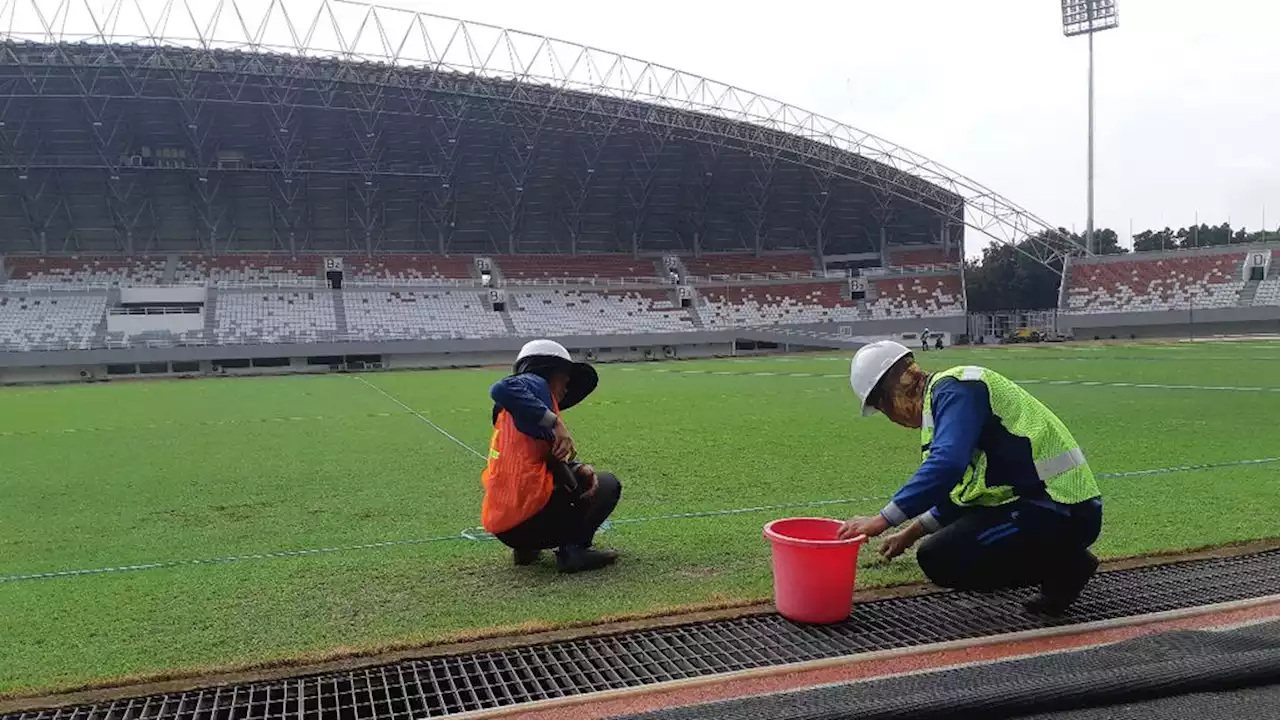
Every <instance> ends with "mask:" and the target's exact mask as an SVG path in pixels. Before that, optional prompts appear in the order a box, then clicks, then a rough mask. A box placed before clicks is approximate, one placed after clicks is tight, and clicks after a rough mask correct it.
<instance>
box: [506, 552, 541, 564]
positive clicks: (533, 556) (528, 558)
mask: <svg viewBox="0 0 1280 720" xmlns="http://www.w3.org/2000/svg"><path fill="white" fill-rule="evenodd" d="M511 558H512V559H513V560H514V561H515V563H516V565H517V566H518V567H524V566H526V565H536V564H538V561H539V560H541V559H542V551H541V550H513V551H511Z"/></svg>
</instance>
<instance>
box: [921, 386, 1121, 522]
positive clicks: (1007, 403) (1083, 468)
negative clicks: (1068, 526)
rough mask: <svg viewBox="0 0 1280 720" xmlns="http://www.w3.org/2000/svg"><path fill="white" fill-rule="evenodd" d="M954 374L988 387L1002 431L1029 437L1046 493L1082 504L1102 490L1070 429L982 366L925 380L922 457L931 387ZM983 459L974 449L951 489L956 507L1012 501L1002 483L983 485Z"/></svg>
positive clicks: (928, 437) (930, 421) (928, 434)
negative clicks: (962, 472) (965, 469)
mask: <svg viewBox="0 0 1280 720" xmlns="http://www.w3.org/2000/svg"><path fill="white" fill-rule="evenodd" d="M946 378H954V379H956V380H962V381H970V382H972V381H980V382H982V383H983V384H985V385H986V386H987V392H988V395H989V397H990V401H991V409H992V412H993V413H994V414H995V416H996V417H997V419H999V420H1000V423H1001V425H1003V426H1004V429H1005V430H1006V431H1008V432H1009V433H1011V434H1012V435H1014V436H1017V437H1025V438H1027V439H1028V440H1029V441H1030V444H1031V452H1032V459H1033V462H1034V464H1035V469H1036V474H1037V475H1038V476H1039V480H1040V481H1041V482H1042V483H1044V485H1045V490H1046V492H1047V493H1048V495H1049V496H1050V497H1051V498H1053V499H1054V500H1057V501H1058V502H1061V503H1065V504H1075V503H1078V502H1084V501H1085V500H1089V499H1091V498H1094V497H1098V496H1099V495H1100V494H1101V493H1100V492H1099V490H1098V486H1097V480H1096V479H1095V478H1094V475H1093V471H1092V470H1091V469H1090V468H1089V463H1088V460H1087V459H1086V458H1085V455H1084V451H1083V450H1081V449H1080V447H1079V445H1078V444H1077V443H1076V441H1075V438H1074V437H1072V435H1071V432H1070V431H1069V430H1067V427H1066V426H1065V425H1063V424H1062V421H1061V420H1059V419H1058V417H1057V416H1056V415H1054V414H1053V412H1052V411H1050V410H1049V409H1048V408H1047V407H1045V406H1044V405H1043V404H1042V403H1041V402H1040V401H1039V400H1037V399H1035V398H1034V397H1033V396H1032V395H1031V394H1030V393H1028V392H1027V391H1026V390H1023V389H1022V388H1021V387H1019V386H1018V385H1016V384H1015V383H1014V382H1013V381H1012V380H1009V379H1008V378H1006V377H1004V376H1002V375H1000V374H999V373H996V372H994V371H992V370H988V369H986V368H982V367H978V366H974V365H970V366H962V367H954V368H951V369H950V370H947V371H945V372H940V373H936V374H934V375H933V376H931V377H930V378H929V383H928V385H927V386H926V389H925V402H924V412H923V416H922V418H921V420H922V422H921V428H920V439H921V448H922V456H923V457H924V458H928V457H929V449H930V446H931V443H932V442H933V429H934V418H933V407H932V406H933V389H934V386H935V385H936V384H937V382H938V381H939V380H943V379H946ZM986 469H987V458H986V456H985V455H984V454H983V453H982V452H981V451H980V450H975V451H974V454H973V457H972V458H971V459H970V462H969V470H968V472H967V473H966V474H965V477H964V479H963V480H962V481H961V482H960V483H959V484H958V485H956V487H955V488H954V489H953V490H952V492H951V499H952V502H954V503H956V504H957V505H986V506H990V505H1003V504H1005V503H1008V502H1012V501H1014V500H1016V499H1017V495H1016V494H1015V493H1014V492H1013V490H1012V488H1011V487H1009V486H1006V485H997V486H993V487H988V486H987V484H986Z"/></svg>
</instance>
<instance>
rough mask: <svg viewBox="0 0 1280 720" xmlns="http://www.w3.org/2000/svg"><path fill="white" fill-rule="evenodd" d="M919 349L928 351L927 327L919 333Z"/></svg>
mask: <svg viewBox="0 0 1280 720" xmlns="http://www.w3.org/2000/svg"><path fill="white" fill-rule="evenodd" d="M920 349H921V350H924V351H925V352H928V351H929V328H925V329H924V332H922V333H920Z"/></svg>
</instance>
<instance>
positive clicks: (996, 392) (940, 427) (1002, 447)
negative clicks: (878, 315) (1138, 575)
mask: <svg viewBox="0 0 1280 720" xmlns="http://www.w3.org/2000/svg"><path fill="white" fill-rule="evenodd" d="M849 384H850V385H852V387H853V391H854V393H856V394H857V396H858V400H859V402H860V404H861V406H862V408H861V409H862V414H863V415H864V416H869V415H873V414H875V412H876V411H877V410H879V411H880V412H882V413H884V414H885V415H886V416H887V417H888V418H889V419H890V420H891V421H893V422H894V423H896V424H898V425H901V426H903V427H907V428H919V429H920V433H921V437H920V443H921V447H922V448H923V461H922V462H921V464H920V468H919V469H918V470H916V472H915V474H914V475H913V476H912V478H911V479H910V480H909V481H907V483H906V485H904V486H903V487H902V489H900V490H899V491H898V492H897V493H896V494H895V495H894V496H893V499H892V501H891V502H890V503H889V504H888V505H886V506H885V508H884V509H883V510H881V511H880V514H878V515H875V516H873V517H856V518H852V519H850V520H849V521H847V522H846V523H845V524H844V527H843V528H841V531H840V534H841V537H846V538H848V537H854V536H857V535H862V534H865V535H867V536H868V537H875V536H877V535H879V534H881V533H883V532H884V531H886V530H888V529H889V528H891V527H896V526H898V525H901V524H903V523H906V522H908V521H910V525H909V526H908V527H907V528H906V529H905V530H901V531H899V532H898V533H896V534H893V535H890V536H889V537H888V538H886V539H885V541H884V544H883V545H882V546H881V548H880V553H881V554H882V555H883V556H884V557H885V558H893V557H896V556H898V555H900V554H901V553H902V552H903V551H904V550H906V549H907V548H909V547H911V546H912V545H913V544H914V543H915V542H916V541H917V540H919V539H920V538H922V537H924V536H926V535H928V536H929V537H928V539H927V540H925V541H924V544H922V545H921V546H920V550H919V551H918V552H917V553H916V559H917V560H918V561H919V563H920V568H921V569H922V570H923V571H924V574H925V575H927V576H928V577H929V579H930V580H931V581H933V582H934V583H935V584H937V585H941V586H943V587H949V588H956V589H961V590H975V591H993V590H999V589H1003V588H1011V587H1023V586H1039V588H1040V594H1039V595H1038V596H1036V597H1035V598H1034V599H1032V600H1030V601H1029V602H1027V603H1026V608H1027V610H1029V611H1031V612H1034V613H1039V614H1047V615H1058V614H1061V613H1062V612H1064V611H1065V610H1066V609H1067V607H1068V606H1070V605H1071V603H1073V602H1075V600H1076V598H1077V597H1078V596H1079V595H1080V592H1081V590H1083V589H1084V587H1085V585H1086V584H1088V582H1089V579H1090V578H1091V577H1093V574H1094V572H1096V571H1097V568H1098V560H1097V558H1095V557H1094V556H1093V554H1092V553H1091V552H1089V546H1090V545H1092V544H1093V542H1094V541H1095V540H1096V539H1097V538H1098V534H1099V533H1100V532H1101V529H1102V497H1101V492H1100V491H1099V490H1098V484H1097V481H1096V480H1095V478H1094V475H1093V471H1092V470H1091V469H1090V468H1089V465H1088V463H1087V462H1086V460H1085V456H1084V453H1083V452H1082V451H1081V450H1080V446H1079V445H1078V444H1077V443H1076V440H1075V438H1074V437H1072V435H1071V432H1070V431H1069V430H1067V427H1066V426H1065V425H1063V424H1062V421H1061V420H1059V419H1058V417H1057V416H1056V415H1054V414H1053V413H1052V412H1051V411H1050V410H1049V409H1048V408H1047V407H1045V406H1044V405H1043V404H1041V402H1040V401H1039V400H1037V399H1035V398H1034V397H1032V396H1031V394H1030V393H1028V392H1027V391H1026V390H1024V389H1022V388H1021V387H1020V386H1018V385H1016V384H1015V383H1014V382H1013V381H1011V380H1009V379H1008V378H1005V377H1004V376H1002V375H1000V374H998V373H996V372H993V371H991V370H988V369H986V368H981V367H974V366H967V367H954V368H951V369H950V370H945V371H943V372H938V373H933V374H928V373H926V372H925V371H923V370H921V369H920V366H919V365H917V364H916V362H915V359H914V358H913V357H912V356H911V351H910V350H908V349H907V348H906V347H904V346H902V345H900V344H898V343H896V342H892V341H882V342H876V343H871V344H869V345H866V346H864V347H862V348H860V349H859V350H858V352H857V353H856V354H855V355H854V356H853V363H852V365H851V367H850V371H849ZM912 518H914V520H912Z"/></svg>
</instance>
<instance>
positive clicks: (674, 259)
mask: <svg viewBox="0 0 1280 720" xmlns="http://www.w3.org/2000/svg"><path fill="white" fill-rule="evenodd" d="M668 263H670V264H672V265H675V267H676V272H678V273H680V279H681V280H684V279H685V278H687V277H689V268H687V267H685V266H684V261H683V260H681V259H680V256H679V255H667V256H665V257H661V258H658V261H657V270H658V277H660V278H665V277H666V276H667V264H668Z"/></svg>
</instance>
